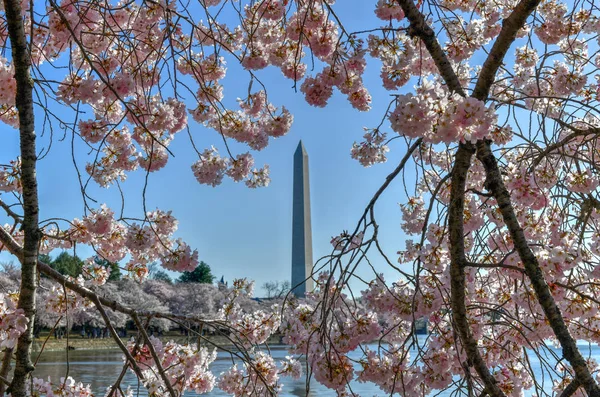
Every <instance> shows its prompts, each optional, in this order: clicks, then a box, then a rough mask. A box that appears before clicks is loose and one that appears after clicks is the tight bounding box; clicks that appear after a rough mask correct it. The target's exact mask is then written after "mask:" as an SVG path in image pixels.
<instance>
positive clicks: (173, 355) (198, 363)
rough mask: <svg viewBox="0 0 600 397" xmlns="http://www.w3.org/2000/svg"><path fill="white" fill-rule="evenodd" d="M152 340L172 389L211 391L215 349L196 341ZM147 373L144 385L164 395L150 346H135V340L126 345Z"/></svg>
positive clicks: (197, 391) (165, 388)
mask: <svg viewBox="0 0 600 397" xmlns="http://www.w3.org/2000/svg"><path fill="white" fill-rule="evenodd" d="M150 343H151V344H152V347H153V349H154V351H155V352H156V355H157V356H158V359H159V361H160V365H161V368H163V369H164V375H165V376H166V377H167V379H168V381H169V383H170V384H171V386H172V387H173V389H174V390H175V391H176V392H177V393H178V394H179V395H183V393H184V392H185V391H186V390H191V391H194V392H195V393H198V394H204V393H209V392H210V391H212V389H213V388H214V386H215V376H214V375H213V373H212V372H211V371H210V370H209V366H210V364H211V363H212V362H213V361H214V360H215V359H216V358H217V352H216V349H215V350H213V351H212V352H209V351H208V349H207V348H206V347H198V346H196V345H195V344H188V345H180V344H177V343H175V342H167V343H163V342H161V341H160V339H158V338H154V337H150ZM127 348H128V349H129V351H130V352H131V353H132V354H133V357H134V359H135V360H136V362H137V364H138V366H139V367H140V369H141V370H142V374H143V376H144V385H145V386H146V388H147V389H148V393H149V394H150V395H162V394H163V393H166V392H167V387H166V385H165V384H164V380H163V378H162V376H161V375H160V373H159V370H158V367H157V366H156V363H155V362H154V359H153V357H152V354H151V353H150V349H149V347H148V345H143V346H136V344H135V343H134V342H133V341H130V342H129V343H128V344H127Z"/></svg>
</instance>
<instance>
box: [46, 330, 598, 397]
mask: <svg viewBox="0 0 600 397" xmlns="http://www.w3.org/2000/svg"><path fill="white" fill-rule="evenodd" d="M419 339H421V338H419ZM578 346H579V348H580V351H581V353H582V354H583V355H584V357H586V358H588V357H591V358H594V359H595V360H596V361H600V348H599V347H598V346H597V345H595V344H593V345H589V344H587V343H585V344H583V343H581V344H578ZM373 348H376V346H373ZM560 353H561V352H560V350H559V349H556V348H552V349H550V351H548V352H547V353H546V354H544V355H543V356H541V357H537V356H536V355H535V354H533V352H531V351H529V354H528V356H529V361H530V363H531V367H532V368H533V370H534V372H535V374H536V378H537V379H538V382H542V380H543V383H541V387H542V389H543V390H544V392H546V393H548V394H550V395H552V394H553V393H552V382H551V380H550V379H549V378H548V371H547V369H548V367H546V368H544V370H542V366H541V365H540V361H547V362H548V363H549V364H551V365H552V366H553V364H552V363H556V360H555V358H553V357H552V356H553V355H556V356H554V357H560V356H561V354H560ZM271 354H272V355H273V357H274V358H275V359H276V361H279V360H280V359H283V358H285V356H286V355H287V354H288V353H287V350H285V348H283V347H275V348H273V349H271ZM34 357H35V356H34ZM231 365H232V361H231V358H229V356H228V354H227V353H224V352H221V353H219V355H218V357H217V360H216V361H215V362H214V363H213V364H212V365H211V370H212V371H213V373H214V374H215V375H216V376H218V375H219V374H220V373H221V372H223V371H226V370H227V369H229V368H230V367H231ZM122 368H123V360H122V353H121V352H120V351H119V350H72V351H69V352H68V360H67V352H66V351H59V352H44V353H43V354H42V355H41V357H40V360H39V362H38V364H37V366H36V369H35V372H34V376H35V377H38V378H43V379H47V378H48V376H51V377H52V379H53V380H55V381H57V380H59V379H60V378H61V377H64V376H71V377H73V378H74V379H75V380H76V381H78V382H83V383H86V384H87V383H89V384H91V387H92V391H93V392H94V395H95V396H100V397H102V396H104V394H105V393H106V388H107V387H108V386H109V385H110V384H111V382H114V380H115V379H116V378H117V377H118V375H119V374H120V372H121V369H122ZM282 380H283V383H284V388H283V392H282V393H281V396H282V397H326V396H335V392H334V391H332V390H329V389H326V388H325V387H323V386H321V385H319V384H318V383H317V382H315V381H314V380H312V381H311V383H310V391H309V393H308V394H307V393H306V379H305V378H304V377H303V378H301V379H300V380H297V381H294V380H292V379H290V378H283V379H282ZM122 386H123V389H125V388H126V387H127V386H131V388H132V389H133V390H134V395H135V396H140V397H144V396H147V393H146V391H145V389H144V387H143V385H141V384H139V383H138V381H137V378H136V377H135V376H134V375H133V374H131V373H127V375H126V376H125V379H124V380H123V382H122ZM351 387H352V391H353V392H354V393H356V394H357V395H360V396H363V397H372V396H384V395H386V394H385V393H384V392H383V391H382V390H381V389H379V388H378V387H377V386H375V385H373V384H371V383H359V382H352V383H351ZM456 391H457V390H454V393H453V392H452V391H450V390H446V391H444V392H442V393H439V392H438V393H434V395H436V396H440V397H441V396H451V395H453V396H456V395H460V394H462V393H459V394H457V393H456ZM195 395H196V394H195V393H193V392H187V393H186V394H185V396H186V397H189V396H195ZM532 395H535V392H534V391H533V389H531V390H529V391H527V392H525V396H532ZM208 396H210V397H217V396H219V397H220V396H229V395H228V394H225V393H224V392H223V391H221V390H220V389H218V388H215V389H214V390H213V391H212V392H211V393H209V394H208Z"/></svg>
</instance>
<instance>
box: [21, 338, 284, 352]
mask: <svg viewBox="0 0 600 397" xmlns="http://www.w3.org/2000/svg"><path fill="white" fill-rule="evenodd" d="M130 339H131V338H130V337H125V338H121V341H123V343H124V344H125V345H126V344H127V342H128V341H129V340H130ZM159 339H160V340H161V341H163V342H169V341H175V342H176V343H180V344H187V343H198V338H192V337H187V336H169V335H166V336H161V337H159ZM44 342H45V346H44ZM67 342H68V346H69V350H113V349H117V350H118V349H119V346H118V345H117V343H116V342H115V341H114V339H112V338H104V339H86V338H81V337H77V336H75V337H69V338H68V339H67V338H62V339H55V338H54V337H53V336H51V337H50V338H49V339H48V340H47V341H46V338H36V339H34V341H33V346H32V350H33V351H34V352H40V351H41V350H42V346H44V349H43V351H44V352H56V351H64V350H66V349H67ZM267 344H268V345H269V346H286V345H285V344H282V343H281V342H280V338H279V336H272V337H270V338H269V340H267ZM200 345H201V346H206V347H210V346H213V345H217V346H216V347H217V348H220V349H229V348H232V347H234V346H233V344H232V343H231V341H230V340H229V339H228V338H226V337H224V336H204V337H203V339H202V340H201V341H200Z"/></svg>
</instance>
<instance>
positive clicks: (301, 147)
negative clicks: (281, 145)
mask: <svg viewBox="0 0 600 397" xmlns="http://www.w3.org/2000/svg"><path fill="white" fill-rule="evenodd" d="M298 152H302V153H303V154H306V148H305V147H304V143H302V139H300V142H298V147H297V148H296V153H298Z"/></svg>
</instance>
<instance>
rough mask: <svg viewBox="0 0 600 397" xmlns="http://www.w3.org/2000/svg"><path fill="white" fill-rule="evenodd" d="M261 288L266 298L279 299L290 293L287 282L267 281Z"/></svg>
mask: <svg viewBox="0 0 600 397" xmlns="http://www.w3.org/2000/svg"><path fill="white" fill-rule="evenodd" d="M262 287H263V289H264V290H265V292H266V293H267V296H266V297H267V298H281V297H283V296H285V295H286V294H287V293H288V292H290V289H291V288H292V287H291V284H290V282H289V280H285V281H267V282H266V283H264V284H263V285H262Z"/></svg>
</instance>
